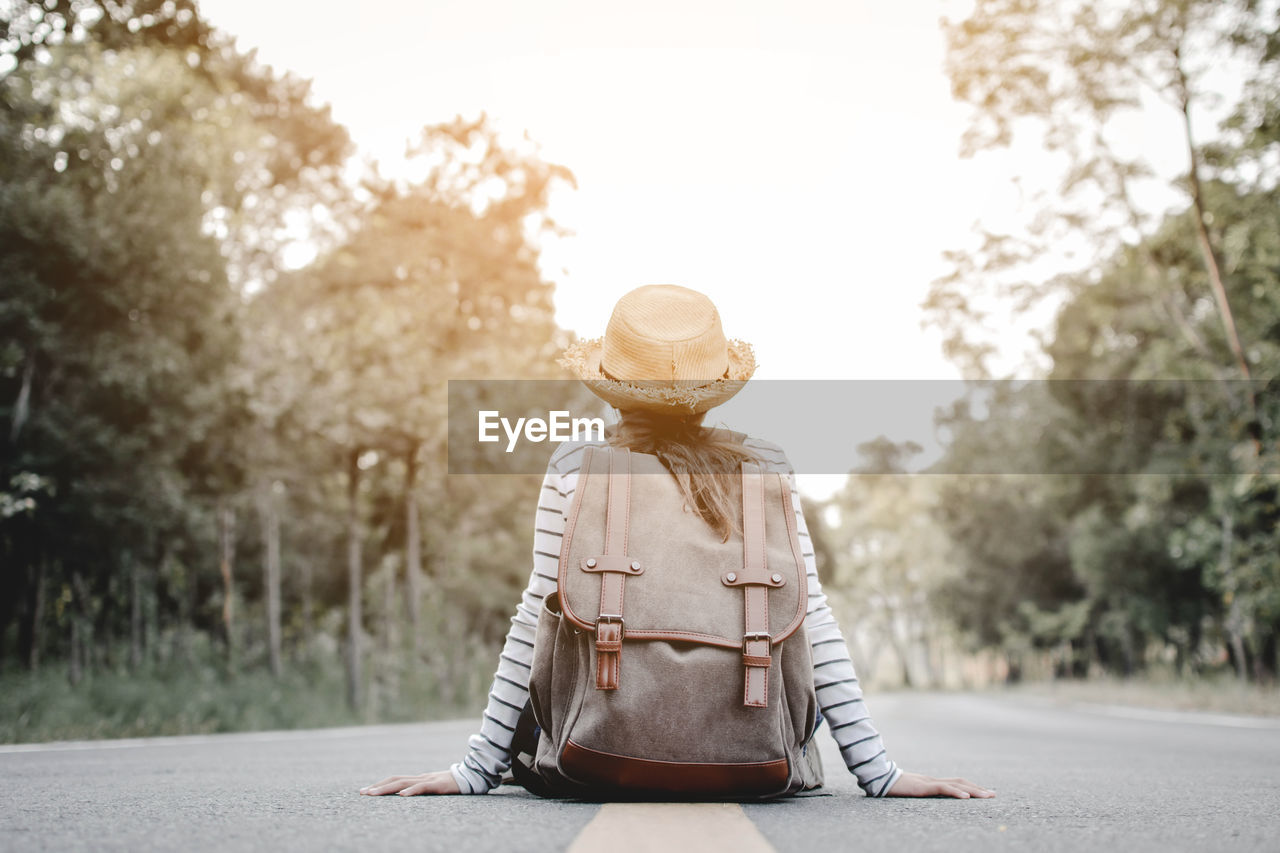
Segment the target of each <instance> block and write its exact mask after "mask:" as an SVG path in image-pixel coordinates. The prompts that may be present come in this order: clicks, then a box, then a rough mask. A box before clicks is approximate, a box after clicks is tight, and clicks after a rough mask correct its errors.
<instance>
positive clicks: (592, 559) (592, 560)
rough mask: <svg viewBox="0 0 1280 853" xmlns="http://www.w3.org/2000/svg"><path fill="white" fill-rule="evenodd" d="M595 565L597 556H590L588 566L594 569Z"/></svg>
mask: <svg viewBox="0 0 1280 853" xmlns="http://www.w3.org/2000/svg"><path fill="white" fill-rule="evenodd" d="M595 567H596V558H595V557H589V558H588V559H587V568H588V569H594V568H595Z"/></svg>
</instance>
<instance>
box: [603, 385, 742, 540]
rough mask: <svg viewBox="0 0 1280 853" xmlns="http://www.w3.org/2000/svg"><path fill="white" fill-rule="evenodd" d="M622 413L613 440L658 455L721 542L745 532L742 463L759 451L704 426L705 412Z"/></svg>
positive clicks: (620, 444)
mask: <svg viewBox="0 0 1280 853" xmlns="http://www.w3.org/2000/svg"><path fill="white" fill-rule="evenodd" d="M619 415H620V419H619V422H618V426H617V428H616V429H615V430H614V431H613V434H612V435H611V436H610V437H609V443H610V444H612V445H614V446H615V447H626V448H628V449H630V450H634V451H636V452H637V453H649V454H652V455H653V456H656V457H658V459H659V460H660V461H661V462H662V465H663V467H665V468H666V469H667V470H668V471H670V472H671V476H672V477H674V478H675V480H676V483H677V484H679V486H680V491H681V492H682V493H683V495H684V499H685V502H686V503H687V504H688V505H689V506H690V507H692V508H694V509H695V510H697V512H698V514H699V515H701V516H702V518H703V520H705V521H706V522H707V524H709V525H710V526H711V529H712V530H714V531H715V533H716V535H717V536H719V537H720V541H721V542H727V541H729V536H730V534H731V533H734V532H738V533H740V532H741V531H742V522H741V511H742V508H741V506H739V503H738V501H739V498H740V497H741V478H740V472H741V466H742V462H743V461H759V457H758V456H757V455H756V454H755V453H753V452H752V451H751V450H749V449H747V448H746V447H744V446H743V445H742V444H741V443H739V442H737V441H735V440H734V439H733V438H731V437H729V436H728V434H726V433H724V432H723V431H718V430H713V429H709V428H707V427H704V426H702V418H703V414H701V413H699V414H695V415H688V416H683V417H682V416H679V415H667V414H660V413H656V412H650V411H644V410H639V409H627V410H621V411H620V412H619Z"/></svg>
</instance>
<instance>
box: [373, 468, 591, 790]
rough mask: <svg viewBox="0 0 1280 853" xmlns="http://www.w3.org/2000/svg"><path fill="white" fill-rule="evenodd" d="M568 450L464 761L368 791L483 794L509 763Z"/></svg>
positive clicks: (545, 501)
mask: <svg viewBox="0 0 1280 853" xmlns="http://www.w3.org/2000/svg"><path fill="white" fill-rule="evenodd" d="M568 457H569V454H565V455H564V456H559V458H556V459H553V460H552V464H551V466H550V467H549V468H548V470H547V473H546V475H545V476H544V477H543V479H542V487H541V488H540V489H539V491H538V508H537V511H536V514H535V517H534V518H535V520H534V530H535V532H534V540H533V571H532V572H531V573H530V574H529V584H528V586H526V587H525V590H524V593H523V594H522V595H521V597H520V604H519V605H517V606H516V612H515V615H514V616H513V617H512V618H511V628H510V630H508V631H507V638H506V641H505V642H504V644H503V647H502V654H501V655H500V656H499V658H498V671H497V673H496V674H495V675H494V679H493V687H492V688H491V689H490V691H489V701H488V704H487V706H486V707H485V710H484V713H483V714H482V716H481V718H480V730H479V731H478V732H476V733H475V734H473V735H471V737H470V738H469V739H468V741H467V744H468V747H469V749H468V751H467V754H466V755H465V756H464V757H463V759H462V761H460V762H458V763H456V764H454V765H453V766H452V767H450V768H449V770H447V771H437V772H434V773H422V774H418V775H416V776H392V777H390V778H389V779H384V780H383V781H381V782H379V783H377V784H375V785H370V786H368V787H366V788H362V789H361V791H360V793H362V794H369V795H374V796H377V795H381V794H401V795H403V796H412V795H415V794H459V793H461V794H485V793H488V792H489V791H490V790H492V789H493V788H495V787H497V786H498V783H499V782H500V781H501V780H502V774H503V773H505V772H506V771H507V769H508V768H509V767H510V766H511V739H512V736H513V735H514V733H515V727H516V720H517V719H518V718H519V717H520V711H521V709H522V708H524V704H525V701H526V700H527V699H528V697H529V668H530V666H531V665H532V663H533V640H534V637H535V636H536V635H537V629H538V612H539V608H541V607H542V600H543V599H544V598H545V597H546V596H547V595H550V594H551V593H553V592H555V590H556V572H557V570H558V568H559V562H560V538H561V536H562V535H563V533H564V516H565V512H566V510H567V509H568V506H569V499H570V498H571V497H572V494H573V492H572V489H573V487H574V486H575V485H576V482H577V476H576V470H577V469H576V468H574V469H573V471H570V472H568V474H567V475H562V474H560V473H559V470H557V469H558V468H559V469H564V468H565V467H566V463H568V464H567V467H569V468H572V467H573V460H572V459H571V458H568Z"/></svg>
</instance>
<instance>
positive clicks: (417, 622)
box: [404, 447, 422, 651]
mask: <svg viewBox="0 0 1280 853" xmlns="http://www.w3.org/2000/svg"><path fill="white" fill-rule="evenodd" d="M417 475H418V449H417V448H416V447H415V448H413V449H412V450H410V451H409V454H408V457H407V458H406V460H405V473H404V522H405V523H404V538H405V543H404V560H405V563H404V575H405V586H406V587H407V591H408V595H409V634H410V637H409V638H410V641H411V645H412V647H413V649H414V650H415V651H416V650H417V649H418V648H419V644H420V642H421V638H422V634H421V628H422V624H421V623H422V538H421V537H422V534H421V533H420V531H419V528H418V495H417V492H416V490H415V488H414V487H415V485H416V481H417Z"/></svg>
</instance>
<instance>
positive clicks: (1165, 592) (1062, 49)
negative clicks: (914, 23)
mask: <svg viewBox="0 0 1280 853" xmlns="http://www.w3.org/2000/svg"><path fill="white" fill-rule="evenodd" d="M1278 23H1280V17H1278V16H1277V8H1276V6H1275V4H1269V3H1258V2H1251V1H1250V0H1240V2H1196V0H1145V2H1141V3H1127V4H1120V3H1116V4H1111V3H1079V2H1072V1H1071V0H1054V1H1053V2H1049V1H1048V0H1046V2H1040V3H1023V2H1006V0H980V1H979V2H978V3H977V4H975V6H974V10H973V12H972V14H971V15H970V16H969V17H968V18H966V19H965V20H963V21H959V22H952V23H948V24H946V25H945V29H946V34H947V37H948V43H949V62H950V66H949V72H950V75H951V78H952V83H953V89H954V93H955V95H956V97H957V98H958V99H960V100H961V101H963V102H967V103H970V104H972V105H973V106H974V113H973V124H972V132H971V134H970V135H969V137H968V138H967V139H966V145H967V146H968V148H969V150H970V151H977V150H980V149H984V148H986V149H989V148H994V147H1000V146H1005V145H1009V144H1011V143H1012V142H1013V141H1014V139H1015V137H1016V136H1017V135H1018V134H1025V133H1028V132H1032V131H1036V130H1039V131H1040V132H1042V133H1043V137H1042V138H1043V144H1044V145H1045V147H1046V148H1047V149H1049V150H1053V151H1060V152H1062V154H1063V155H1064V161H1065V162H1066V163H1067V169H1066V171H1065V173H1064V176H1063V179H1062V182H1061V184H1060V185H1059V186H1058V187H1057V188H1056V189H1055V190H1054V191H1051V192H1048V193H1046V194H1044V195H1043V196H1042V197H1041V198H1040V201H1039V203H1040V205H1041V213H1040V215H1039V216H1038V217H1037V218H1035V219H1034V221H1032V223H1031V226H1030V227H1029V228H1027V229H1026V230H1025V232H1023V233H1013V234H997V233H987V234H985V235H984V238H983V240H982V241H981V244H980V248H979V249H978V250H977V251H973V252H957V253H955V254H954V256H953V257H952V261H953V263H954V271H953V273H952V274H951V275H949V276H947V277H946V278H943V279H941V280H939V281H938V282H936V283H935V284H934V290H933V293H932V294H931V297H930V300H929V301H928V303H927V304H926V306H925V307H926V310H927V311H929V312H931V315H932V317H933V319H934V321H935V322H937V323H939V324H941V325H942V326H944V328H945V329H946V330H947V331H948V332H949V334H950V339H949V344H948V346H949V348H950V351H951V352H952V353H953V355H954V356H955V357H956V358H957V360H958V361H959V362H960V363H962V364H964V365H965V366H966V367H967V368H968V370H969V373H970V375H972V376H974V377H984V376H987V375H989V371H988V370H987V368H986V365H987V363H988V359H989V356H990V355H991V353H992V352H993V347H992V345H991V342H990V340H984V339H981V338H979V337H977V336H975V334H974V333H975V332H976V331H978V330H980V329H981V328H982V320H983V319H984V318H985V316H986V315H987V314H988V313H989V312H990V310H991V308H992V306H995V305H1000V304H1003V305H1005V306H1008V305H1010V304H1012V305H1013V306H1014V309H1015V310H1017V311H1023V312H1026V311H1030V310H1032V309H1034V307H1035V306H1036V305H1037V304H1038V303H1040V302H1042V301H1044V300H1049V301H1050V302H1052V303H1054V304H1055V311H1054V315H1053V316H1054V319H1053V320H1052V321H1051V322H1050V323H1049V324H1048V326H1047V328H1046V329H1045V331H1044V332H1043V333H1042V335H1041V339H1040V344H1041V354H1042V355H1043V357H1044V359H1043V363H1045V364H1047V365H1048V367H1047V370H1045V371H1044V373H1043V376H1044V378H1046V379H1048V380H1050V382H1049V383H1048V384H1041V385H1032V386H1030V387H1024V388H1015V387H1013V386H1009V387H998V388H995V389H994V391H993V392H991V393H990V394H984V399H985V400H986V401H987V406H986V411H985V412H984V413H983V414H982V416H981V417H979V416H977V415H975V414H974V413H973V411H972V409H971V408H970V407H969V406H967V405H964V404H961V405H958V406H957V407H956V408H955V410H954V411H952V412H950V413H949V414H948V415H947V416H946V417H945V418H944V421H943V422H944V424H945V427H946V429H947V430H948V433H949V435H950V436H951V439H952V443H951V444H950V447H949V449H948V453H947V456H946V458H944V459H943V460H942V461H941V462H940V463H939V464H938V465H937V466H936V469H935V470H937V471H938V472H948V471H952V472H954V471H974V470H990V471H1002V470H1003V471H1011V470H1018V471H1054V472H1066V473H1065V475H1064V476H1052V477H1043V476H1040V477H1026V476H1001V477H973V476H967V477H961V478H947V479H944V480H943V481H942V484H941V485H940V489H941V492H942V494H941V497H940V499H939V501H938V511H937V513H936V517H937V518H938V520H939V521H940V522H941V523H942V525H943V527H944V528H945V529H946V531H947V532H948V535H949V537H950V539H951V541H952V544H953V546H954V547H955V562H956V565H957V566H958V567H959V568H960V570H961V574H960V575H959V577H958V578H956V579H952V580H951V581H949V582H948V584H949V587H948V593H947V594H946V595H945V596H943V597H942V598H941V600H942V601H943V602H945V606H944V607H943V609H942V612H943V613H946V614H949V615H950V616H951V617H952V618H953V619H954V620H955V621H956V623H957V625H958V626H959V627H960V628H961V629H963V630H965V631H967V632H968V633H969V635H970V642H971V644H972V645H973V646H995V647H998V648H1002V649H1004V650H1005V651H1007V652H1008V654H1009V655H1010V668H1011V672H1013V673H1016V672H1017V671H1018V665H1017V661H1018V658H1019V656H1021V655H1022V654H1024V653H1025V651H1027V650H1034V651H1036V652H1037V653H1038V654H1041V655H1046V656H1048V659H1049V660H1051V661H1052V664H1053V668H1054V669H1055V670H1056V671H1057V672H1059V673H1061V674H1081V675H1082V674H1085V673H1087V672H1089V671H1097V670H1103V671H1109V672H1117V673H1122V674H1131V673H1133V672H1135V671H1137V670H1139V669H1141V668H1143V667H1144V666H1146V665H1148V664H1150V663H1154V662H1157V661H1161V660H1165V659H1168V658H1170V657H1171V658H1172V660H1173V661H1174V665H1175V666H1176V668H1177V669H1178V670H1179V671H1180V672H1185V671H1188V670H1194V671H1201V670H1205V669H1208V668H1212V667H1215V666H1218V665H1220V664H1221V663H1223V662H1224V661H1229V664H1230V666H1231V667H1232V668H1233V669H1234V671H1235V672H1236V673H1238V675H1239V677H1240V678H1243V679H1255V680H1269V681H1274V679H1275V677H1276V673H1277V665H1278V663H1280V659H1278V658H1277V634H1278V633H1280V608H1278V607H1277V595H1278V594H1280V535H1278V531H1277V522H1278V521H1280V515H1278V513H1280V507H1278V506H1277V487H1278V486H1280V479H1278V478H1277V472H1280V455H1278V454H1280V443H1278V442H1280V397H1278V396H1277V391H1278V390H1280V389H1278V388H1277V385H1276V380H1275V377H1276V376H1277V374H1278V373H1280V264H1278V263H1277V259H1278V258H1280V255H1277V248H1278V247H1280V244H1278V243H1277V234H1280V230H1278V226H1280V220H1278V219H1277V215H1280V197H1278V196H1277V187H1276V177H1277V172H1276V160H1275V157H1276V154H1277V151H1278V150H1280V147H1278V143H1280V137H1278V136H1277V133H1276V131H1277V125H1276V123H1275V116H1276V109H1277V105H1278V104H1280V100H1278V99H1280V87H1278V86H1277V82H1278V81H1280V78H1278V77H1277V74H1278V73H1280V33H1278V30H1277V25H1278ZM1224 74H1226V75H1227V79H1230V78H1231V75H1232V74H1234V75H1235V79H1237V80H1238V81H1240V85H1239V86H1238V88H1237V90H1236V91H1237V95H1238V99H1237V100H1236V101H1234V102H1226V103H1222V102H1221V93H1220V90H1221V87H1222V80H1223V77H1222V75H1224ZM1159 111H1172V112H1173V114H1175V115H1176V116H1177V117H1178V120H1179V123H1178V125H1177V126H1179V127H1181V128H1182V133H1183V136H1184V141H1185V146H1186V153H1187V159H1186V165H1185V168H1184V170H1183V171H1182V172H1181V174H1179V175H1177V176H1175V177H1174V180H1173V184H1172V187H1170V188H1169V189H1171V190H1172V191H1173V196H1172V197H1173V198H1174V199H1175V201H1174V205H1175V207H1174V210H1173V211H1172V212H1170V213H1168V214H1167V215H1164V216H1163V217H1154V216H1153V215H1152V214H1151V211H1150V207H1149V206H1146V205H1144V203H1143V194H1144V193H1149V192H1150V187H1151V185H1153V184H1156V185H1158V184H1159V183H1160V182H1161V180H1162V177H1161V176H1160V175H1158V174H1157V173H1156V172H1155V171H1154V169H1153V167H1152V165H1151V164H1150V163H1149V162H1148V161H1147V160H1146V159H1144V156H1145V152H1143V151H1142V150H1135V149H1134V148H1133V146H1132V145H1131V144H1129V145H1127V144H1126V140H1125V137H1124V130H1123V129H1122V128H1121V125H1122V123H1123V122H1125V121H1129V122H1132V121H1135V120H1141V119H1143V118H1144V117H1146V116H1151V115H1153V114H1155V113H1157V112H1159ZM1215 111H1216V114H1217V115H1218V116H1219V117H1220V120H1219V121H1218V122H1217V127H1214V126H1213V123H1211V122H1210V121H1208V120H1207V119H1208V118H1209V116H1211V115H1213V114H1214V112H1215ZM1148 120H1150V119H1148ZM1130 127H1132V125H1130ZM1118 128H1121V129H1118ZM1150 197H1151V196H1150V195H1147V196H1146V198H1150ZM1179 199H1180V200H1179ZM1064 244H1065V245H1070V246H1072V247H1078V248H1082V250H1083V251H1081V252H1080V253H1079V254H1077V256H1076V257H1077V261H1076V262H1077V264H1079V266H1078V268H1077V269H1075V270H1074V271H1068V272H1065V273H1057V274H1054V275H1052V276H1044V275H1041V277H1037V272H1038V271H1039V270H1042V269H1043V264H1042V261H1043V259H1044V258H1045V257H1046V256H1047V255H1049V254H1051V253H1053V252H1055V251H1060V250H1061V247H1062V246H1063V245H1064ZM1038 264H1039V266H1038ZM1158 380H1179V381H1176V382H1166V383H1162V382H1160V381H1158ZM1050 423H1052V424H1053V429H1052V430H1049V429H1048V428H1047V427H1048V425H1049V424H1050ZM1010 458H1014V459H1018V460H1020V461H1019V462H1018V463H1016V464H1015V465H1013V466H1010V465H1009V463H1008V462H1007V460H1009V459H1010ZM1120 472H1123V475H1119V474H1120ZM1009 530H1016V531H1017V533H1018V535H1017V536H1016V537H1011V536H1009V535H1008V533H1007V531H1009Z"/></svg>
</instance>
